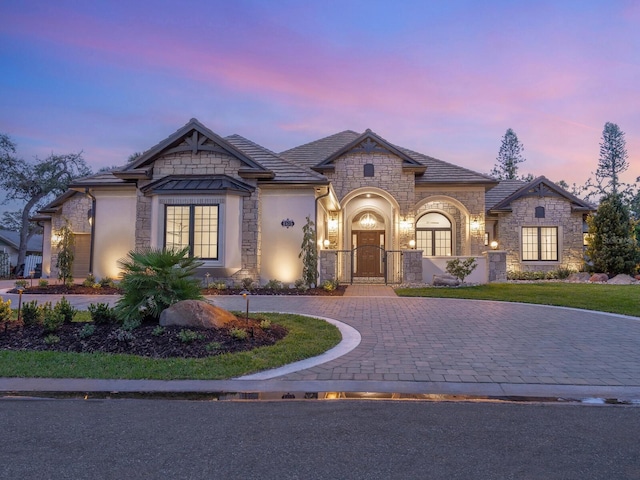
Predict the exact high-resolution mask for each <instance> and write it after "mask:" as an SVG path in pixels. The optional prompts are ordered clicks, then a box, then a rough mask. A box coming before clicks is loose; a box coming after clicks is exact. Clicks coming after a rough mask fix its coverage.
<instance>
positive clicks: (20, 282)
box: [15, 279, 29, 290]
mask: <svg viewBox="0 0 640 480" xmlns="http://www.w3.org/2000/svg"><path fill="white" fill-rule="evenodd" d="M27 285H29V282H27V281H26V280H24V279H20V280H16V282H15V286H16V288H18V289H20V288H21V289H22V290H24V289H25V288H27Z"/></svg>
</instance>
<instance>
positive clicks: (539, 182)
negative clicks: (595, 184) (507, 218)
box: [490, 176, 595, 213]
mask: <svg viewBox="0 0 640 480" xmlns="http://www.w3.org/2000/svg"><path fill="white" fill-rule="evenodd" d="M533 196H535V197H549V196H554V197H559V198H564V199H565V200H568V201H569V202H571V209H572V210H573V211H584V212H591V211H594V210H595V206H593V205H591V204H590V203H589V202H586V201H584V200H582V199H580V198H578V197H576V196H575V195H573V194H571V193H569V192H567V191H566V190H565V189H563V188H562V187H559V186H558V185H556V184H555V183H553V182H552V181H550V180H549V179H548V178H546V177H544V176H540V177H538V178H536V179H534V180H532V181H531V182H529V183H526V184H525V185H523V186H522V187H520V188H519V189H518V190H516V191H515V192H513V193H512V194H511V195H509V196H508V197H506V198H505V199H503V200H501V201H500V202H498V203H496V204H495V205H494V206H493V207H491V209H490V211H491V212H492V213H497V212H509V211H511V203H512V202H514V201H515V200H518V199H519V198H523V197H533Z"/></svg>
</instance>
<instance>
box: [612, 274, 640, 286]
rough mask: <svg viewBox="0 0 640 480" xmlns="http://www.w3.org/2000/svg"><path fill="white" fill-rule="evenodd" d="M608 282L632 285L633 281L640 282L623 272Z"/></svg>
mask: <svg viewBox="0 0 640 480" xmlns="http://www.w3.org/2000/svg"><path fill="white" fill-rule="evenodd" d="M607 283H610V284H612V285H631V284H632V283H638V281H637V280H636V279H635V278H633V277H630V276H629V275H625V274H624V273H621V274H620V275H616V276H615V277H613V278H612V279H611V280H609V281H608V282H607Z"/></svg>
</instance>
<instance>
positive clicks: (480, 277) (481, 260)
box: [422, 255, 487, 284]
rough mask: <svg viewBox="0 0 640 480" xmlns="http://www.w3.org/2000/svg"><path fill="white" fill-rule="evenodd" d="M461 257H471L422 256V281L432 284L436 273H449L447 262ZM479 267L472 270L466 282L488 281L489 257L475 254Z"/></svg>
mask: <svg viewBox="0 0 640 480" xmlns="http://www.w3.org/2000/svg"><path fill="white" fill-rule="evenodd" d="M454 258H459V259H460V260H466V259H467V258H469V257H423V258H422V281H423V282H424V283H428V284H431V283H432V282H433V276H434V275H442V274H443V273H447V262H448V261H449V260H453V259H454ZM474 258H475V259H476V264H477V267H476V268H475V269H474V270H473V272H471V275H469V276H468V277H467V278H465V279H464V281H465V283H487V259H486V257H484V256H483V255H479V256H474Z"/></svg>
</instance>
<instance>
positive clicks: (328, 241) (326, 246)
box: [323, 238, 331, 248]
mask: <svg viewBox="0 0 640 480" xmlns="http://www.w3.org/2000/svg"><path fill="white" fill-rule="evenodd" d="M323 243H324V248H329V245H331V241H330V240H329V239H328V238H325V239H324V242H323Z"/></svg>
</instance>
